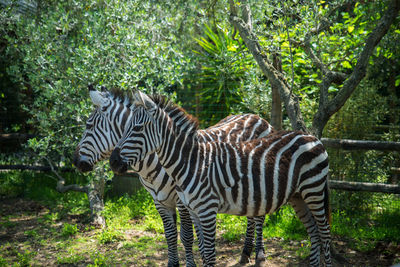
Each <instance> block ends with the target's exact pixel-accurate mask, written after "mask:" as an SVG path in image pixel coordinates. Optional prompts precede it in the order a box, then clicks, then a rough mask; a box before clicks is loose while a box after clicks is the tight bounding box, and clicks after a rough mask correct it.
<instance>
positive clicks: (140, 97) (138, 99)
mask: <svg viewBox="0 0 400 267" xmlns="http://www.w3.org/2000/svg"><path fill="white" fill-rule="evenodd" d="M133 99H134V104H135V106H142V107H144V108H146V109H151V108H154V107H156V106H157V105H156V104H155V103H154V102H153V100H151V98H150V97H148V96H147V95H146V94H144V93H142V92H140V91H136V92H135V93H134V94H133Z"/></svg>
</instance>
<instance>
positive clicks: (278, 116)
mask: <svg viewBox="0 0 400 267" xmlns="http://www.w3.org/2000/svg"><path fill="white" fill-rule="evenodd" d="M272 57H273V58H272V61H273V66H274V67H275V69H276V70H277V71H279V72H282V61H281V59H280V55H279V54H276V53H274V54H273V55H272ZM271 98H272V107H271V125H272V126H273V127H274V128H275V129H276V130H278V131H280V130H282V101H281V97H280V95H279V90H278V88H277V87H276V86H272V85H271Z"/></svg>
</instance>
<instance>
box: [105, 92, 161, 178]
mask: <svg viewBox="0 0 400 267" xmlns="http://www.w3.org/2000/svg"><path fill="white" fill-rule="evenodd" d="M134 106H135V109H134V111H133V114H132V117H131V119H130V121H129V122H128V123H127V125H126V127H125V131H124V134H123V136H122V138H121V139H120V140H119V142H118V144H117V145H116V146H115V148H114V151H113V152H112V154H111V157H110V166H111V169H112V170H113V171H114V172H116V173H124V172H126V171H127V169H128V167H129V166H132V167H133V168H136V167H139V165H138V164H140V162H141V161H143V160H144V159H145V157H146V156H147V155H149V154H151V153H153V152H155V151H156V150H157V149H158V148H159V144H160V135H159V133H158V127H157V124H156V121H155V119H154V116H155V113H156V111H157V108H158V106H157V105H156V104H155V103H154V102H153V101H152V100H151V99H150V98H149V97H148V96H147V95H145V94H143V93H141V92H139V91H138V92H136V93H135V94H134Z"/></svg>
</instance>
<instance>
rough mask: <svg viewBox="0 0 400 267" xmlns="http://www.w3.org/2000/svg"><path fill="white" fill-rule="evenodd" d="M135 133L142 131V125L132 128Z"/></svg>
mask: <svg viewBox="0 0 400 267" xmlns="http://www.w3.org/2000/svg"><path fill="white" fill-rule="evenodd" d="M133 130H134V131H135V132H141V131H142V130H143V124H141V125H135V126H133Z"/></svg>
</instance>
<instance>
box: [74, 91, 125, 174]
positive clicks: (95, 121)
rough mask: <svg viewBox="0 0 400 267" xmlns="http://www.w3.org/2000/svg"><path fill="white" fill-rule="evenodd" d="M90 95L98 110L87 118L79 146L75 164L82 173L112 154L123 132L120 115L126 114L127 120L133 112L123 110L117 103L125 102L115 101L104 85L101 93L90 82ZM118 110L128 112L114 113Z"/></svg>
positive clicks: (75, 155)
mask: <svg viewBox="0 0 400 267" xmlns="http://www.w3.org/2000/svg"><path fill="white" fill-rule="evenodd" d="M89 94H90V98H91V100H92V102H93V104H94V105H95V107H96V109H95V110H94V111H93V112H92V114H91V115H90V116H89V118H88V120H87V121H86V129H85V132H84V133H83V137H82V139H81V141H80V142H79V144H78V146H77V147H76V150H75V153H74V159H73V163H74V165H75V166H76V168H77V169H78V170H79V171H81V172H87V171H91V170H93V167H94V165H95V164H96V163H97V162H98V161H100V160H103V159H105V158H106V157H107V156H109V155H110V153H111V151H112V150H113V148H114V146H115V145H116V144H117V142H118V140H119V138H120V137H121V135H122V132H123V130H121V129H123V125H121V122H120V121H121V120H118V119H117V118H118V117H125V120H126V117H127V116H129V114H130V111H131V110H130V108H124V109H120V108H119V107H118V105H123V103H120V102H121V101H116V100H115V99H114V97H113V96H112V94H111V93H110V92H109V91H107V89H106V88H105V87H102V92H99V91H97V90H95V89H94V88H93V86H92V85H89ZM121 110H122V111H121ZM117 111H118V112H119V113H124V112H125V113H126V112H128V113H129V114H123V115H121V114H113V113H116V112H117ZM111 121H114V123H111ZM121 127H122V128H121Z"/></svg>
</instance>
